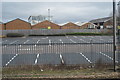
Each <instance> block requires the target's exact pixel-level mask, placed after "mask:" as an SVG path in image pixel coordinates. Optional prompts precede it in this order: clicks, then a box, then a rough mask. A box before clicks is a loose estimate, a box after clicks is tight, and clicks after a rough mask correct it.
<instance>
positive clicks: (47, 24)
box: [32, 20, 60, 29]
mask: <svg viewBox="0 0 120 80" xmlns="http://www.w3.org/2000/svg"><path fill="white" fill-rule="evenodd" d="M32 29H60V26H59V25H57V24H55V23H53V22H50V21H48V20H45V21H43V22H40V23H38V24H35V25H33V26H32Z"/></svg>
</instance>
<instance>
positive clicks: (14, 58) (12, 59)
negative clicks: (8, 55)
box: [5, 54, 18, 66]
mask: <svg viewBox="0 0 120 80" xmlns="http://www.w3.org/2000/svg"><path fill="white" fill-rule="evenodd" d="M17 56H18V54H16V55H15V56H14V57H12V59H10V61H8V62H7V64H5V65H6V66H7V65H8V64H10V63H11V62H12V61H13V60H14V59H15V58H16V57H17Z"/></svg>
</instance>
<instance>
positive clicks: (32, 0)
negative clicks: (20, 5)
mask: <svg viewBox="0 0 120 80" xmlns="http://www.w3.org/2000/svg"><path fill="white" fill-rule="evenodd" d="M2 1H3V2H112V1H113V0H2ZM116 1H119V0H116Z"/></svg>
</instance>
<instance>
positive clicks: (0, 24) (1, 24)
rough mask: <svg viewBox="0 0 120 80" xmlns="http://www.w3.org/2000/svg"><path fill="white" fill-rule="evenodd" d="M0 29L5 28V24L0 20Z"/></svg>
mask: <svg viewBox="0 0 120 80" xmlns="http://www.w3.org/2000/svg"><path fill="white" fill-rule="evenodd" d="M0 30H5V25H4V24H3V23H2V22H0Z"/></svg>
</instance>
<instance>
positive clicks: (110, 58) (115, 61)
mask: <svg viewBox="0 0 120 80" xmlns="http://www.w3.org/2000/svg"><path fill="white" fill-rule="evenodd" d="M100 54H102V55H104V56H105V57H107V58H109V59H111V60H113V58H112V57H110V56H108V55H106V54H104V53H102V52H100ZM115 62H116V63H118V61H115Z"/></svg>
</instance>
